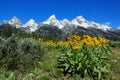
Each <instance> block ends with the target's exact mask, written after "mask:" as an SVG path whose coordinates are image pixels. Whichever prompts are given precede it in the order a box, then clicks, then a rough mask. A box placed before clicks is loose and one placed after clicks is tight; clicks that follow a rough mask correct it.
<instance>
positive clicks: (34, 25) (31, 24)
mask: <svg viewBox="0 0 120 80" xmlns="http://www.w3.org/2000/svg"><path fill="white" fill-rule="evenodd" d="M24 27H29V28H30V31H31V32H34V31H36V30H37V29H38V24H37V23H36V22H35V20H33V19H30V20H29V21H28V22H27V23H26V24H25V25H24Z"/></svg>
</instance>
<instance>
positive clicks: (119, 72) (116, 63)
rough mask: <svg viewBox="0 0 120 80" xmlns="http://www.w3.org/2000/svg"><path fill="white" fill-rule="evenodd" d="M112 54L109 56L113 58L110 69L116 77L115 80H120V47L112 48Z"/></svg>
mask: <svg viewBox="0 0 120 80" xmlns="http://www.w3.org/2000/svg"><path fill="white" fill-rule="evenodd" d="M112 50H113V53H114V54H113V55H112V56H111V58H112V59H113V63H112V71H113V74H114V75H115V77H116V80H120V48H112Z"/></svg>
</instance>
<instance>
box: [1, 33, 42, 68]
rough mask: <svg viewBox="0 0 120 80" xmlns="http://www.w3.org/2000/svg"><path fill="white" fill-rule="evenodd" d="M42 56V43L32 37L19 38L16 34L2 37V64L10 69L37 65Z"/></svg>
mask: <svg viewBox="0 0 120 80" xmlns="http://www.w3.org/2000/svg"><path fill="white" fill-rule="evenodd" d="M41 58H42V50H41V45H40V44H39V43H38V42H37V41H35V40H30V39H19V38H18V37H16V36H15V35H12V36H11V37H9V38H7V39H4V38H0V65H1V67H4V68H6V69H8V70H15V69H24V68H25V67H27V68H28V67H30V66H31V67H30V68H32V67H35V66H36V63H38V62H37V61H39V60H40V59H41Z"/></svg>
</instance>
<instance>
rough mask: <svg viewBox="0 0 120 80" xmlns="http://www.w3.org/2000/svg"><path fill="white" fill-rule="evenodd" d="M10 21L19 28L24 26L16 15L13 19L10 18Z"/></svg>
mask: <svg viewBox="0 0 120 80" xmlns="http://www.w3.org/2000/svg"><path fill="white" fill-rule="evenodd" d="M8 23H9V24H11V25H13V26H16V28H19V27H21V26H22V23H21V22H20V20H19V19H18V18H17V17H16V16H14V17H13V18H12V19H11V20H9V21H8Z"/></svg>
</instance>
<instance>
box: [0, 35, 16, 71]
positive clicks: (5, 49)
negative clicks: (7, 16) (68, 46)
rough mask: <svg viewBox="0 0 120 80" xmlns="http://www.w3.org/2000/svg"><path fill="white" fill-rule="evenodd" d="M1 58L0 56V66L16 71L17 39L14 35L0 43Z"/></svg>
mask: <svg viewBox="0 0 120 80" xmlns="http://www.w3.org/2000/svg"><path fill="white" fill-rule="evenodd" d="M2 42H3V43H4V44H2V43H1V44H2V48H1V52H0V54H1V56H0V65H1V66H3V67H5V68H7V69H17V67H18V66H17V62H18V52H17V49H18V43H17V42H18V38H17V37H16V36H15V35H12V36H11V37H9V38H8V39H6V40H5V41H2Z"/></svg>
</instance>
